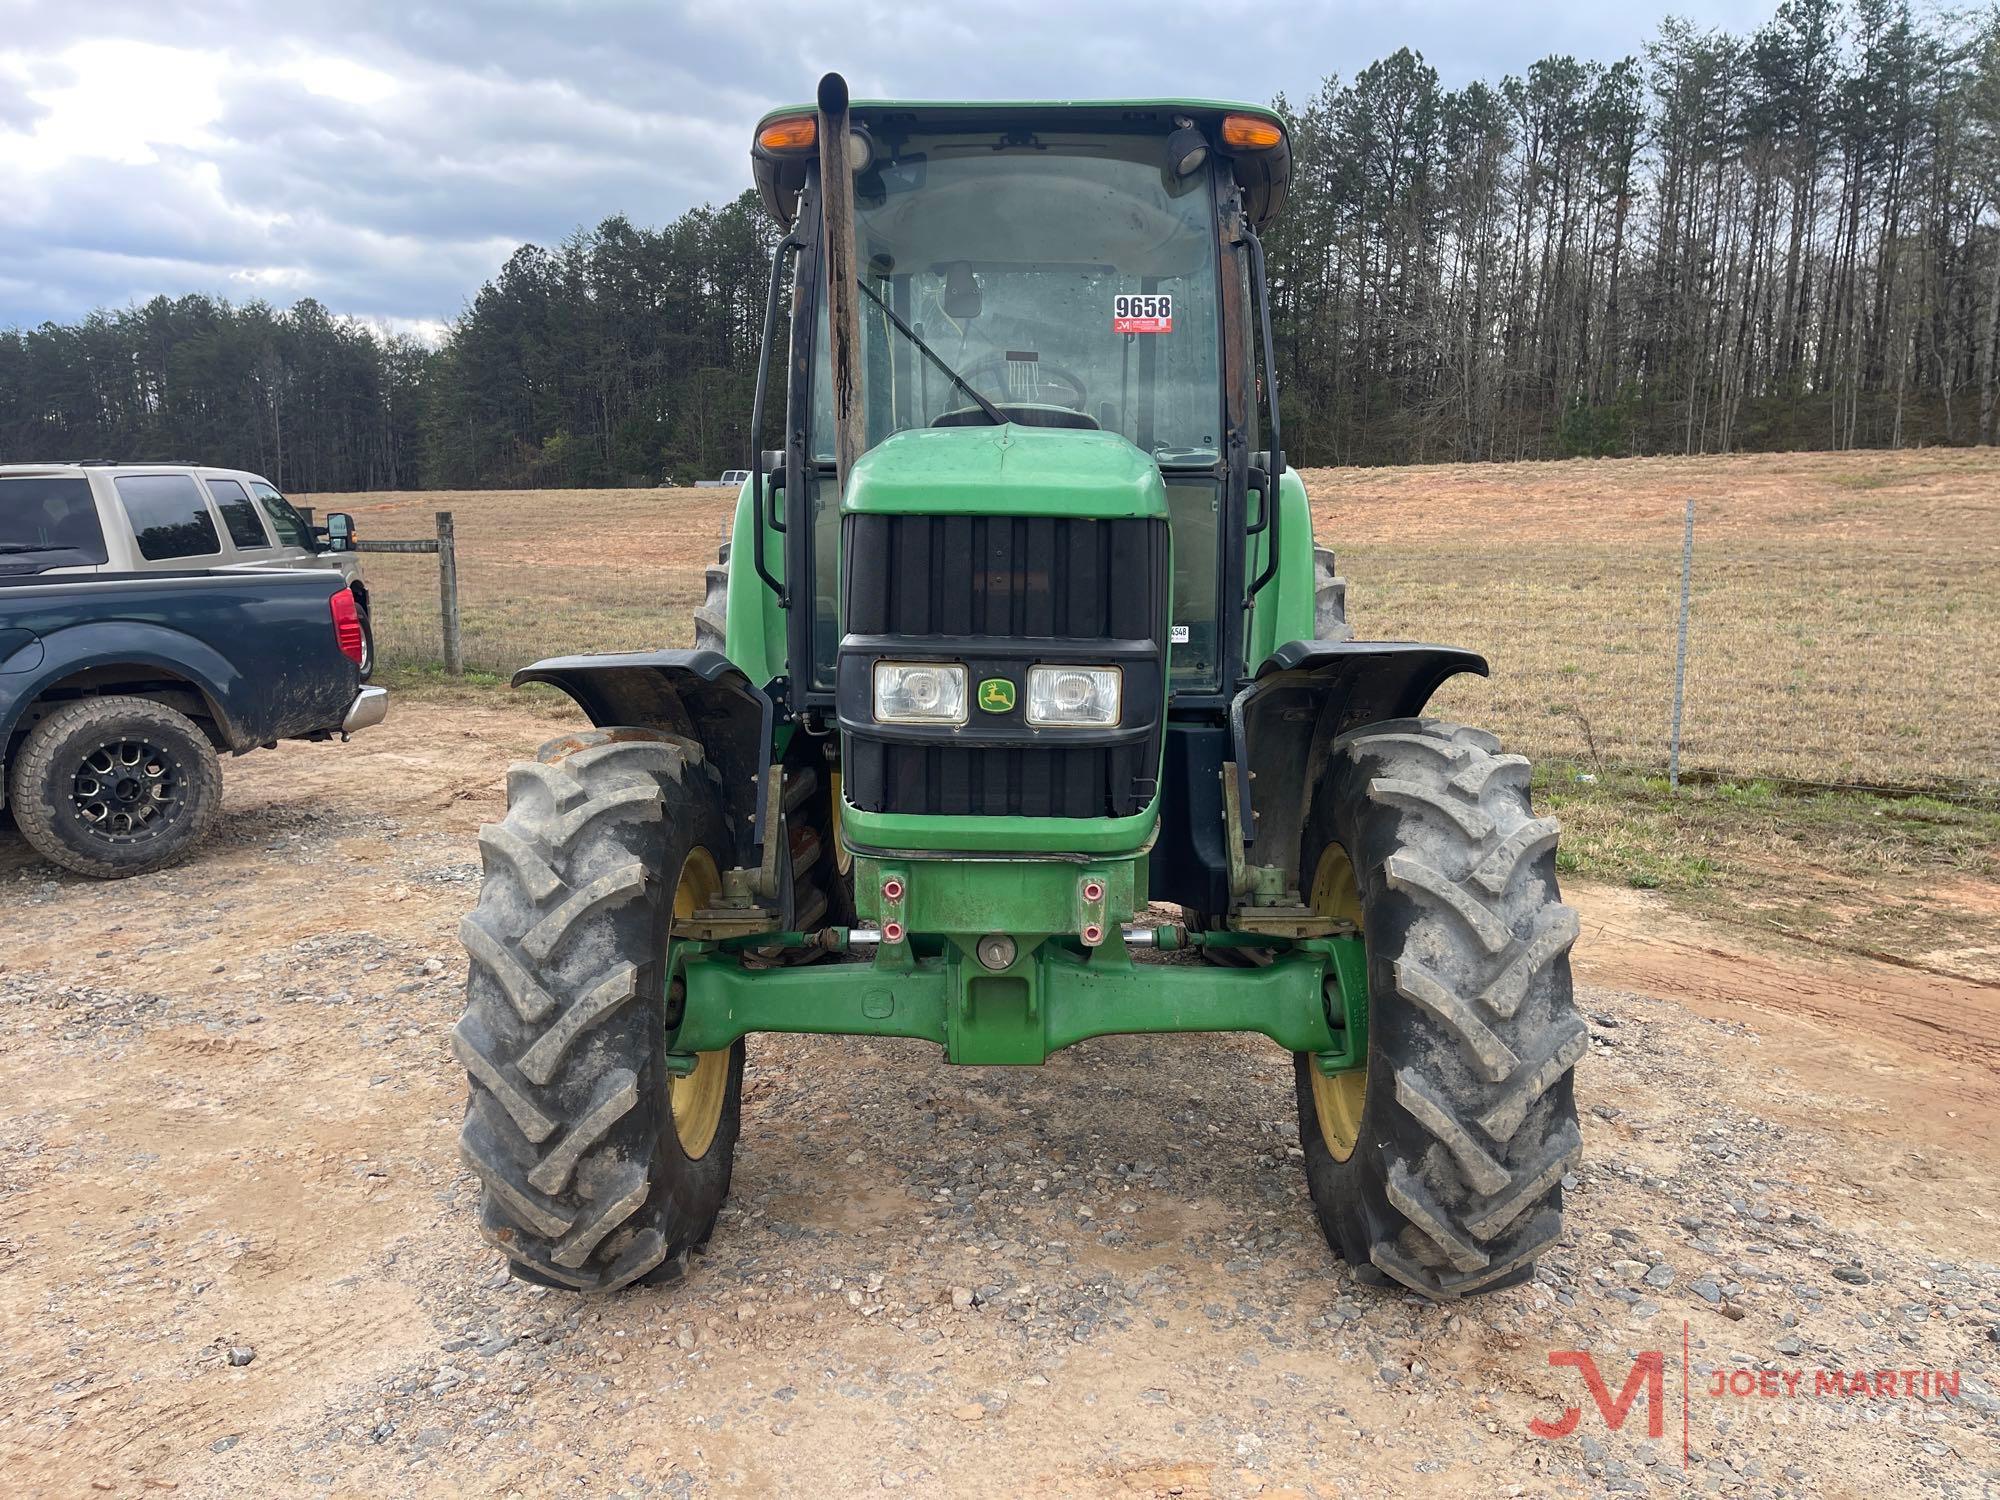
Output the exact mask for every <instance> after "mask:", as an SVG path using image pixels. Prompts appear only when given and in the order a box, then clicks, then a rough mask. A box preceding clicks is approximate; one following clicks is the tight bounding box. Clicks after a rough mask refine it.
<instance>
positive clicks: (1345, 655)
mask: <svg viewBox="0 0 2000 1500" xmlns="http://www.w3.org/2000/svg"><path fill="white" fill-rule="evenodd" d="M1461 672H1476V673H1477V674H1478V675H1479V676H1481V677H1484V676H1486V675H1487V667H1486V658H1485V657H1483V656H1480V655H1479V654H1478V653H1477V652H1473V651H1466V650H1463V649H1461V648H1459V647H1457V646H1432V645H1424V644H1421V643H1419V642H1416V641H1292V642H1290V643H1289V644H1287V645H1284V646H1280V647H1279V648H1278V649H1277V650H1276V651H1274V652H1272V653H1271V655H1270V657H1269V658H1268V659H1266V661H1265V662H1264V664H1263V665H1262V666H1261V667H1259V668H1258V669H1257V676H1256V679H1255V680H1254V681H1253V682H1252V683H1251V684H1250V685H1249V686H1248V687H1246V688H1244V689H1243V691H1242V692H1240V693H1238V694H1237V695H1236V697H1235V699H1234V701H1233V702H1231V704H1230V705H1229V733H1230V745H1231V750H1232V752H1233V754H1234V757H1235V761H1236V776H1237V783H1236V790H1237V799H1238V805H1239V806H1240V807H1241V809H1242V813H1243V826H1242V827H1241V828H1240V829H1238V830H1236V836H1237V837H1240V838H1241V839H1242V840H1243V842H1244V844H1245V845H1247V846H1248V847H1249V851H1250V852H1249V860H1248V862H1249V863H1251V864H1255V865H1277V866H1279V867H1280V868H1282V869H1291V868H1292V867H1293V866H1294V865H1295V864H1296V863H1297V860H1298V853H1299V849H1298V841H1299V833H1300V830H1301V829H1303V828H1304V827H1305V823H1306V816H1307V814H1308V813H1309V812H1310V811H1311V797H1312V788H1313V787H1314V786H1315V785H1316V784H1317V783H1318V781H1319V777H1320V773H1321V771H1322V769H1323V768H1324V764H1325V759H1326V753H1327V750H1328V747H1330V746H1331V745H1332V744H1333V742H1334V741H1335V740H1336V739H1338V738H1339V737H1340V736H1341V735H1343V734H1346V733H1347V732H1348V731H1349V730H1351V729H1358V728H1360V727H1361V726H1362V725H1364V724H1376V723H1380V722H1381V721H1382V720H1384V719H1406V718H1411V717H1414V716H1415V715H1417V714H1419V713H1422V712H1423V709H1424V705H1425V704H1427V703H1429V702H1430V700H1431V695H1432V694H1433V693H1435V692H1436V691H1437V690H1438V688H1439V687H1441V686H1443V684H1444V683H1445V682H1446V681H1447V680H1448V679H1450V678H1452V677H1456V676H1457V675H1458V674H1459V673H1461ZM1253 788H1254V795H1255V801H1254V803H1253V801H1252V795H1253Z"/></svg>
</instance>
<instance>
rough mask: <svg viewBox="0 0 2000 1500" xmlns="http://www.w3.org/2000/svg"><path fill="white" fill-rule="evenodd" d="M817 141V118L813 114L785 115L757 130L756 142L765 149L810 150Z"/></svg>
mask: <svg viewBox="0 0 2000 1500" xmlns="http://www.w3.org/2000/svg"><path fill="white" fill-rule="evenodd" d="M818 141H819V120H818V117H816V116H814V115H785V116H783V117H782V118H780V119H776V120H773V121H771V122H770V123H769V124H768V125H766V126H764V128H763V129H761V130H759V131H758V132H757V144H758V145H760V146H762V147H763V148H764V149H765V150H766V151H810V150H812V148H813V147H814V146H815V145H816V144H817V143H818Z"/></svg>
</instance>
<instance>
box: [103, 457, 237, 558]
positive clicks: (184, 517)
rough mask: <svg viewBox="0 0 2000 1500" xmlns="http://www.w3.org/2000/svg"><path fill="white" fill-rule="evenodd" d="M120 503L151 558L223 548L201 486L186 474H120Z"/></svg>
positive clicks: (209, 553)
mask: <svg viewBox="0 0 2000 1500" xmlns="http://www.w3.org/2000/svg"><path fill="white" fill-rule="evenodd" d="M113 483H114V484H116V485H117V486H118V500H119V503H120V504H122V505H123V506H124V507H125V517H126V519H127V520H129V521H130V522H131V523H132V535H133V537H134V539H136V540H137V542H138V543H139V555H140V556H141V557H143V558H145V559H146V560H147V561H148V562H164V561H166V560H167V559H169V558H175V557H212V556H214V555H215V554H217V553H219V552H220V551H222V539H221V538H220V537H218V536H217V535H216V534H215V521H214V520H213V519H212V518H211V517H210V515H209V513H208V502H207V501H206V500H204V499H203V498H202V494H201V490H200V488H199V487H198V486H197V485H196V484H195V482H194V481H193V480H192V479H190V478H189V477H188V476H187V475H185V474H120V475H119V476H118V477H117V479H115V480H114V481H113Z"/></svg>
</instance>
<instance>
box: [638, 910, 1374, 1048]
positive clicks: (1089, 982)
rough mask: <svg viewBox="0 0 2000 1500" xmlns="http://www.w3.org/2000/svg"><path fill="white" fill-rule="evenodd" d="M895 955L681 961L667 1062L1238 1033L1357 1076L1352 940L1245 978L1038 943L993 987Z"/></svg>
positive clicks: (1362, 1005)
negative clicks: (848, 1039) (681, 993)
mask: <svg viewBox="0 0 2000 1500" xmlns="http://www.w3.org/2000/svg"><path fill="white" fill-rule="evenodd" d="M896 947H897V948H898V949H899V950H900V952H898V953H896V954H894V955H891V954H890V953H889V952H888V951H887V950H886V949H885V950H884V951H883V953H882V954H880V955H879V956H878V958H877V960H876V961H875V962H874V963H869V964H821V965H814V966H812V967H808V968H785V967H773V968H758V969H749V968H745V967H743V966H742V965H741V964H740V963H738V962H737V961H736V959H735V958H734V956H733V955H732V954H730V953H728V952H717V951H704V952H699V953H695V952H690V953H688V954H686V955H685V958H684V961H683V968H682V974H683V977H684V979H685V983H686V986H687V998H686V1010H685V1013H684V1016H683V1019H682V1021H681V1025H680V1027H679V1030H678V1032H677V1034H676V1035H675V1038H674V1050H675V1052H676V1053H679V1054H681V1055H687V1054H691V1053H696V1052H713V1051H718V1050H720V1049H721V1048H724V1047H727V1046H729V1045H731V1044H732V1043H733V1042H735V1040H736V1039H737V1038H738V1037H740V1036H745V1035H747V1034H749V1033H750V1032H753V1031H782V1032H792V1033H796V1034H809V1035H813V1034H816V1035H840V1036H885V1037H915V1038H918V1039H921V1040H924V1041H929V1042H935V1043H937V1045H938V1046H940V1047H942V1048H944V1050H945V1055H946V1057H947V1058H948V1059H949V1060H950V1061H952V1062H954V1063H1038V1062H1042V1061H1043V1060H1045V1059H1046V1058H1047V1057H1048V1056H1049V1054H1050V1053H1053V1052H1057V1051H1060V1050H1061V1049H1062V1048H1064V1047H1067V1046H1069V1045H1071V1044H1072V1043H1074V1042H1080V1041H1084V1040H1086V1039H1087V1038H1089V1037H1095V1036H1113V1035H1130V1034H1140V1033H1164V1032H1183V1031H1185V1032H1207V1031H1247V1032H1256V1033H1258V1034H1260V1035H1263V1036H1267V1037H1269V1038H1270V1039H1271V1040H1272V1041H1274V1042H1276V1043H1277V1044H1278V1045H1279V1046H1280V1047H1283V1048H1284V1049H1285V1050H1287V1051H1289V1052H1310V1053H1313V1054H1315V1055H1316V1056H1317V1057H1319V1058H1320V1059H1321V1061H1322V1065H1325V1063H1326V1061H1327V1060H1328V1059H1333V1060H1334V1061H1335V1062H1336V1064H1337V1065H1338V1066H1340V1067H1355V1066H1359V1065H1360V1062H1361V1060H1363V1059H1365V1057H1366V1055H1367V1039H1366V1034H1365V1026H1366V1010H1367V1005H1366V997H1365V985H1366V982H1367V961H1366V958H1365V956H1362V954H1361V941H1360V939H1358V938H1351V937H1350V938H1323V939H1315V940H1312V941H1310V942H1300V943H1296V944H1293V945H1292V946H1291V948H1290V949H1289V950H1287V951H1285V952H1282V953H1280V954H1278V955H1277V956H1276V957H1275V958H1273V959H1272V960H1271V961H1270V962H1269V963H1268V964H1263V965H1259V966H1255V967H1244V968H1233V967H1232V968H1217V967H1211V966H1208V965H1196V964H1152V963H1147V964H1134V963H1132V962H1131V961H1130V959H1129V958H1128V957H1127V956H1126V955H1125V953H1124V951H1123V945H1122V944H1116V945H1110V946H1107V947H1106V948H1102V949H1099V950H1097V951H1096V952H1094V953H1090V954H1085V953H1083V952H1081V951H1079V950H1078V949H1077V948H1075V947H1073V946H1070V945H1068V944H1064V943H1058V942H1049V943H1042V944H1040V945H1038V946H1037V947H1036V948H1035V949H1034V950H1033V952H1032V953H1024V954H1023V955H1022V956H1021V957H1020V958H1019V959H1018V960H1017V961H1016V962H1015V963H1014V964H1012V965H1010V966H1009V967H1008V968H1007V969H1005V970H1002V971H1000V972H997V973H995V972H992V971H989V970H987V969H985V968H984V967H982V966H981V965H980V964H979V963H978V961H977V960H976V959H974V958H972V957H971V956H970V955H969V954H967V953H966V952H965V951H963V950H962V949H961V948H959V947H957V946H956V945H953V944H950V943H939V942H935V941H925V940H923V939H921V938H920V939H918V940H916V941H914V942H912V943H908V944H898V945H896ZM1357 984H1358V985H1360V986H1362V987H1363V993H1362V997H1361V999H1360V1001H1359V1004H1358V1006H1357V1004H1356V1003H1355V1001H1354V999H1353V998H1352V995H1351V994H1350V987H1351V986H1354V985H1357ZM1357 1009H1358V1011H1359V1013H1360V1015H1361V1016H1362V1021H1361V1028H1362V1029H1359V1030H1357V1027H1356V1025H1355V1021H1354V1016H1355V1014H1356V1011H1357ZM1330 1012H1331V1021H1330V1018H1329V1013H1330ZM1343 1021H1344V1022H1345V1024H1344V1025H1343V1024H1340V1023H1341V1022H1343Z"/></svg>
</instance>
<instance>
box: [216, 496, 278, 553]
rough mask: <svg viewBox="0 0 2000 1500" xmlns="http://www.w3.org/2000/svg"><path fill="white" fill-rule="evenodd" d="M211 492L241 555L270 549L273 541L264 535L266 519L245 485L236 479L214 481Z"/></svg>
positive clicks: (230, 538) (230, 537)
mask: <svg viewBox="0 0 2000 1500" xmlns="http://www.w3.org/2000/svg"><path fill="white" fill-rule="evenodd" d="M208 492H209V494H210V495H212V496H214V498H215V508H216V509H217V510H219V511H221V512H222V524H223V525H224V526H225V527H227V528H228V530H229V540H230V541H232V542H234V543H235V544H236V550H237V551H238V552H258V551H268V550H269V548H270V546H271V538H270V537H269V536H268V535H266V534H265V531H264V521H263V518H262V517H261V516H259V515H258V514H257V507H256V506H255V505H254V504H252V503H251V500H250V496H249V495H248V494H246V493H245V492H244V489H243V486H242V485H240V484H238V483H237V482H236V481H235V480H233V479H211V480H209V481H208Z"/></svg>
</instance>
